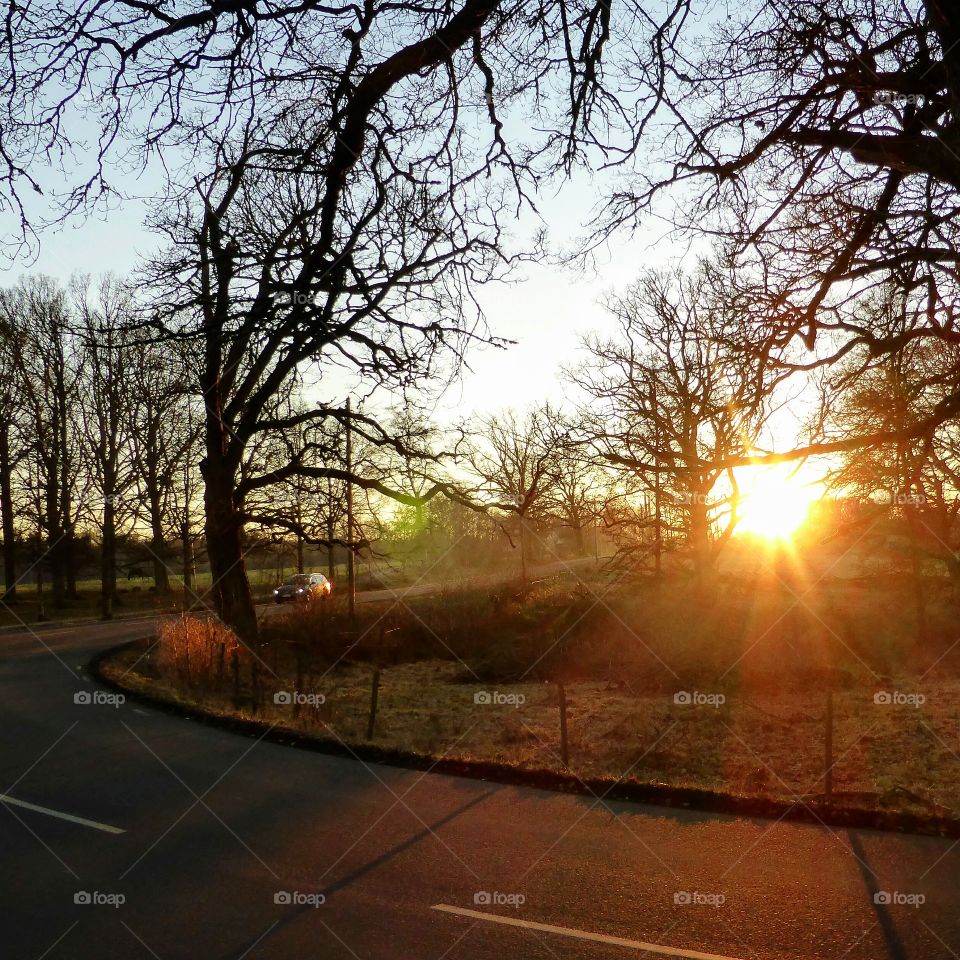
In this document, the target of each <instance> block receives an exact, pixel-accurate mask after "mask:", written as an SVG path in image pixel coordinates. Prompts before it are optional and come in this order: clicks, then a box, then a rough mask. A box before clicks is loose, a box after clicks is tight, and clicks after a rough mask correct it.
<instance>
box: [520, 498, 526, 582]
mask: <svg viewBox="0 0 960 960" xmlns="http://www.w3.org/2000/svg"><path fill="white" fill-rule="evenodd" d="M520 582H521V583H522V584H523V586H526V585H527V521H526V518H525V517H524V516H523V514H520Z"/></svg>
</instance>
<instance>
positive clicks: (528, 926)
mask: <svg viewBox="0 0 960 960" xmlns="http://www.w3.org/2000/svg"><path fill="white" fill-rule="evenodd" d="M430 909H431V910H440V911H441V912H443V913H455V914H457V915H458V916H461V917H471V918H472V919H474V920H488V921H489V922H490V923H502V924H503V925H504V926H507V927H522V928H523V929H525V930H540V931H542V932H543V933H555V934H557V935H558V936H561V937H573V938H574V939H575V940H590V941H592V942H593V943H606V944H610V945H612V946H614V947H626V948H627V949H628V950H641V951H643V952H645V953H656V954H659V955H660V956H662V957H683V958H684V960H737V958H736V957H727V956H723V955H721V954H719V953H703V952H701V951H700V950H682V949H681V948H680V947H664V946H661V945H659V944H656V943H644V942H643V941H642V940H625V939H624V938H623V937H608V936H607V935H606V934H604V933H590V932H589V931H588V930H575V929H574V928H573V927H555V926H554V925H553V924H552V923H534V922H533V921H531V920H519V919H514V918H513V917H501V916H500V915H499V914H496V913H481V912H480V911H478V910H464V909H461V908H460V907H451V906H450V905H449V904H448V903H437V904H434V905H433V906H432V907H431V908H430Z"/></svg>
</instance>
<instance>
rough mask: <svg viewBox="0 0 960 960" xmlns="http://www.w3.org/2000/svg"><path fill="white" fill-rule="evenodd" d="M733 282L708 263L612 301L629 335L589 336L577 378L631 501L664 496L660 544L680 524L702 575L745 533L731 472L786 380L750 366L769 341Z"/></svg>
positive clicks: (601, 447)
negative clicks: (732, 290) (738, 532)
mask: <svg viewBox="0 0 960 960" xmlns="http://www.w3.org/2000/svg"><path fill="white" fill-rule="evenodd" d="M724 279H725V278H724V276H723V274H722V273H720V272H718V271H716V270H714V269H713V268H710V267H708V266H706V265H705V266H703V267H702V268H701V269H700V270H699V271H698V272H696V273H694V274H692V275H687V274H685V273H683V272H682V271H681V270H679V269H678V270H675V271H671V272H656V271H651V272H648V273H645V274H643V275H642V276H641V278H640V279H639V280H638V281H637V282H636V283H635V284H634V285H633V286H631V287H630V288H629V289H628V290H627V291H626V292H625V293H624V294H622V295H620V296H614V297H611V298H610V299H609V301H608V304H607V306H608V309H609V310H610V311H611V312H612V313H613V315H614V316H615V317H616V319H617V321H618V322H619V327H620V332H619V335H618V336H617V337H615V338H609V339H601V338H599V337H596V336H594V337H590V338H588V339H587V340H586V342H585V346H586V348H587V350H588V351H589V354H590V359H589V360H588V361H587V362H586V364H584V366H583V367H582V368H580V369H579V370H578V371H576V372H575V373H573V374H572V379H573V380H574V382H575V383H576V384H578V385H579V386H580V387H581V388H582V389H583V390H584V391H585V392H586V394H587V396H588V397H589V398H590V401H591V402H590V407H589V413H588V414H586V428H585V433H586V436H587V438H588V440H589V442H590V443H591V444H592V445H593V447H594V449H595V450H596V451H597V454H598V456H599V458H600V460H601V461H602V462H604V463H606V464H608V465H610V466H612V467H614V468H616V469H618V470H619V471H622V472H624V473H625V474H627V476H628V477H629V478H630V480H631V483H630V484H629V486H630V490H629V492H630V494H631V495H632V496H634V497H635V496H636V494H638V493H642V492H647V493H649V494H651V495H652V496H653V497H655V498H656V507H657V511H656V516H655V518H654V537H655V543H656V544H659V541H660V537H661V536H662V533H663V531H664V529H669V528H670V526H671V525H672V524H673V523H674V521H673V519H672V518H673V517H677V516H679V523H680V525H681V527H682V531H683V534H684V539H685V541H686V544H687V547H688V549H689V551H690V555H691V559H692V561H693V564H694V568H695V569H696V570H697V571H698V572H700V573H703V572H705V571H706V570H707V569H708V568H709V567H710V566H711V564H712V563H713V560H714V559H715V557H716V555H717V553H718V551H719V549H720V548H721V547H722V546H723V545H724V544H725V543H726V542H727V540H728V539H729V537H730V536H731V535H732V533H733V530H734V528H735V526H736V521H737V512H736V511H737V500H738V491H737V483H736V477H735V475H734V473H733V470H732V469H729V468H727V467H725V466H723V463H724V462H725V461H727V460H729V459H731V458H735V457H746V456H748V455H749V454H750V453H751V450H752V447H753V444H754V443H756V442H757V440H758V438H759V434H760V430H761V428H762V427H763V425H764V423H765V422H766V421H767V419H768V417H769V416H770V413H771V395H772V392H773V390H774V388H775V386H776V385H777V384H778V383H779V382H782V380H783V379H785V377H786V374H785V373H784V372H782V371H778V370H776V369H775V368H774V367H773V366H770V365H767V366H763V365H761V364H759V363H757V362H751V347H752V348H753V349H754V350H759V349H760V348H761V347H762V345H763V344H762V340H760V339H758V334H757V329H756V327H755V326H754V325H753V324H752V323H751V322H750V316H749V314H745V313H744V312H743V311H744V309H745V307H744V305H743V304H741V303H739V302H738V301H737V299H736V298H735V297H734V298H731V297H730V295H729V291H728V289H727V288H726V287H725V285H724ZM721 480H725V481H726V489H721V487H720V486H719V484H720V481H721Z"/></svg>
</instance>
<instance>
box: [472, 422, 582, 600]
mask: <svg viewBox="0 0 960 960" xmlns="http://www.w3.org/2000/svg"><path fill="white" fill-rule="evenodd" d="M558 422H560V417H559V414H558V413H557V412H556V411H555V410H553V409H552V408H551V407H549V406H544V407H538V408H534V409H532V410H529V411H528V412H527V413H525V414H520V415H518V414H517V413H515V412H514V411H512V410H504V411H502V412H500V413H498V414H493V415H491V416H488V417H484V418H481V419H480V420H479V421H478V423H477V424H476V425H474V426H472V427H470V428H468V430H467V432H468V433H469V435H470V436H471V437H472V438H473V441H472V443H471V444H470V447H469V449H468V450H467V452H466V455H465V461H466V464H467V465H468V468H469V470H470V472H471V474H473V476H474V477H475V478H476V488H475V490H474V491H473V495H474V496H475V497H478V498H479V499H480V500H485V501H486V502H487V503H489V504H490V505H491V506H494V507H496V508H498V509H499V510H501V511H505V512H507V513H508V515H512V516H514V517H516V521H517V531H518V539H519V543H520V572H521V577H522V579H523V580H524V582H526V579H527V560H528V557H527V554H528V552H529V538H530V532H531V531H530V526H531V524H533V523H535V522H536V521H537V520H538V519H542V518H543V517H544V516H546V514H547V512H548V510H549V506H550V503H551V498H552V497H553V496H554V494H555V489H556V477H557V461H558V455H559V453H560V450H561V447H562V445H563V443H564V439H563V435H562V432H558V431H557V429H556V428H557V424H558Z"/></svg>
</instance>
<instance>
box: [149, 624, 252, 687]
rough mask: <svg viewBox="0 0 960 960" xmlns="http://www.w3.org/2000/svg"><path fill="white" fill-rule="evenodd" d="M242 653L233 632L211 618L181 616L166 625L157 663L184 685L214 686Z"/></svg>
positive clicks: (158, 666)
mask: <svg viewBox="0 0 960 960" xmlns="http://www.w3.org/2000/svg"><path fill="white" fill-rule="evenodd" d="M239 652H240V643H239V641H238V640H237V638H236V636H235V635H234V633H233V632H232V631H231V630H230V629H228V628H227V627H225V626H224V625H223V624H222V623H220V622H219V621H218V620H214V619H213V618H212V617H207V618H206V619H200V618H198V617H187V616H184V617H181V618H180V619H179V620H173V621H170V622H168V623H165V624H163V626H162V627H161V628H160V639H159V643H158V647H157V652H156V656H155V657H154V663H155V665H156V667H157V669H158V670H159V672H160V673H161V674H167V675H170V676H172V677H175V678H176V680H177V681H178V682H179V684H180V685H181V686H184V687H191V688H199V689H205V690H207V689H211V688H212V687H219V686H220V685H221V684H222V683H223V678H224V675H225V672H226V671H227V670H229V668H230V661H231V659H232V658H233V656H234V655H235V654H239Z"/></svg>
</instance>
